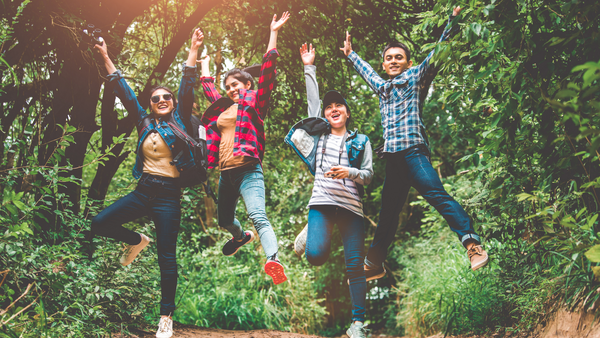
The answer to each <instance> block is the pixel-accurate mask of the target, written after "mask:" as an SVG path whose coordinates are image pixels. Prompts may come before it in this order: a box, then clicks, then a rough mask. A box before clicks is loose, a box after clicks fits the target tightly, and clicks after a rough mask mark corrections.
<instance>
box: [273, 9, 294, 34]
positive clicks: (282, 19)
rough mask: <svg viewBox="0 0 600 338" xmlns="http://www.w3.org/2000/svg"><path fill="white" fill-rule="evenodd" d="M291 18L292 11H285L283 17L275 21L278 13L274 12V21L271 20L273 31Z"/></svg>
mask: <svg viewBox="0 0 600 338" xmlns="http://www.w3.org/2000/svg"><path fill="white" fill-rule="evenodd" d="M289 18H290V12H283V14H281V18H280V19H279V20H277V21H275V20H276V19H277V14H273V21H271V31H272V32H276V31H278V30H279V28H281V27H282V26H283V25H284V24H285V22H286V21H287V20H288V19H289Z"/></svg>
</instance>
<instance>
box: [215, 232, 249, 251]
mask: <svg viewBox="0 0 600 338" xmlns="http://www.w3.org/2000/svg"><path fill="white" fill-rule="evenodd" d="M245 234H246V236H245V237H244V238H243V239H242V240H241V241H239V242H238V241H236V240H235V238H233V237H232V238H231V239H230V240H228V241H227V243H225V245H223V255H225V256H233V255H235V253H236V252H238V250H239V249H240V248H241V247H242V246H243V245H244V244H248V243H250V242H252V241H253V240H254V233H253V232H252V231H246V232H245Z"/></svg>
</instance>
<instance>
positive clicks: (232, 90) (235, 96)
mask: <svg viewBox="0 0 600 338" xmlns="http://www.w3.org/2000/svg"><path fill="white" fill-rule="evenodd" d="M251 86H252V83H251V82H250V81H248V82H246V83H245V84H244V83H243V82H242V81H240V80H238V79H236V78H235V77H233V76H229V77H227V79H225V90H226V91H227V96H228V97H229V98H230V99H231V100H233V102H235V103H238V101H239V100H240V89H250V87H251Z"/></svg>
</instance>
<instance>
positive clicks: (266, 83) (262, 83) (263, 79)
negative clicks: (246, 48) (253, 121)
mask: <svg viewBox="0 0 600 338" xmlns="http://www.w3.org/2000/svg"><path fill="white" fill-rule="evenodd" d="M289 17H290V13H288V12H284V13H283V14H282V15H281V19H279V20H278V21H275V19H276V18H277V15H273V21H271V26H270V27H271V37H270V39H269V46H268V47H267V53H266V54H265V55H264V56H263V61H262V66H261V68H260V74H259V77H258V89H257V93H256V98H257V105H256V110H257V111H258V114H259V115H260V118H262V119H263V120H264V119H265V118H266V117H267V114H268V112H269V103H270V101H271V93H272V92H273V88H275V76H276V75H277V58H278V57H279V52H277V31H279V29H280V28H281V27H282V26H283V25H284V24H285V22H286V21H287V20H288V18H289Z"/></svg>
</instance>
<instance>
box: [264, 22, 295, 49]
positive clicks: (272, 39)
mask: <svg viewBox="0 0 600 338" xmlns="http://www.w3.org/2000/svg"><path fill="white" fill-rule="evenodd" d="M289 18H290V12H283V14H281V18H280V19H279V20H277V21H276V20H275V19H277V14H273V21H271V26H270V28H271V35H270V36H269V44H268V45H267V53H268V52H269V51H270V50H271V49H275V48H277V32H278V31H279V29H280V28H281V27H282V26H283V25H284V24H285V23H286V21H287V20H288V19H289Z"/></svg>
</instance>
